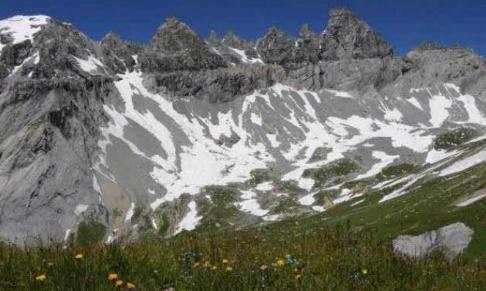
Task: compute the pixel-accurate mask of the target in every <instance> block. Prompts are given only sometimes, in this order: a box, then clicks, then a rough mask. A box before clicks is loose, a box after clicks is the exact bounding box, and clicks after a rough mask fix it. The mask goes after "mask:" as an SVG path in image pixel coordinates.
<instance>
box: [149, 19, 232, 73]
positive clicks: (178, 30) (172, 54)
mask: <svg viewBox="0 0 486 291" xmlns="http://www.w3.org/2000/svg"><path fill="white" fill-rule="evenodd" d="M140 64H141V67H142V70H144V71H147V72H158V73H165V72H171V71H181V70H200V69H214V68H220V67H225V66H226V62H225V60H224V59H223V58H222V57H221V56H219V55H218V54H216V53H214V52H212V51H211V50H210V49H209V46H208V45H207V44H206V42H205V41H204V40H203V39H202V38H200V37H199V36H198V35H197V34H196V33H195V32H194V31H193V30H192V29H191V28H189V26H188V25H186V24H185V23H183V22H181V21H180V20H179V19H178V18H175V17H170V18H168V19H167V20H166V21H165V23H164V24H162V25H161V26H160V27H159V29H158V30H157V33H156V34H155V36H154V37H153V38H152V41H151V42H150V45H149V46H148V49H147V50H145V51H144V52H143V53H142V54H141V55H140Z"/></svg>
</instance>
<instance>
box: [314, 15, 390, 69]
mask: <svg viewBox="0 0 486 291" xmlns="http://www.w3.org/2000/svg"><path fill="white" fill-rule="evenodd" d="M329 16H330V18H329V22H328V24H327V27H326V29H325V31H324V32H323V33H322V39H321V48H322V49H321V58H322V59H331V60H333V59H341V58H354V59H363V58H377V57H378V58H382V57H386V56H391V55H393V48H392V46H391V45H390V44H389V43H388V42H387V41H386V40H385V39H383V37H381V36H380V35H379V34H378V33H377V32H375V31H374V30H373V29H372V28H371V27H370V26H369V25H368V24H367V23H366V22H364V21H363V20H361V19H360V18H358V16H356V14H354V13H353V12H352V11H351V10H349V9H347V8H335V9H332V10H331V12H330V14H329Z"/></svg>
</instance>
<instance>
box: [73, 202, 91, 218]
mask: <svg viewBox="0 0 486 291" xmlns="http://www.w3.org/2000/svg"><path fill="white" fill-rule="evenodd" d="M88 208H89V205H86V204H78V205H77V206H76V208H75V209H74V214H76V216H79V215H81V214H82V213H83V212H85V211H86V210H88Z"/></svg>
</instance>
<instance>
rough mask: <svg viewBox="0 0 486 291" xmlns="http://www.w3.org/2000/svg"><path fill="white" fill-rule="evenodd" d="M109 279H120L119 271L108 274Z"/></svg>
mask: <svg viewBox="0 0 486 291" xmlns="http://www.w3.org/2000/svg"><path fill="white" fill-rule="evenodd" d="M108 280H110V281H115V280H118V274H117V273H110V274H108Z"/></svg>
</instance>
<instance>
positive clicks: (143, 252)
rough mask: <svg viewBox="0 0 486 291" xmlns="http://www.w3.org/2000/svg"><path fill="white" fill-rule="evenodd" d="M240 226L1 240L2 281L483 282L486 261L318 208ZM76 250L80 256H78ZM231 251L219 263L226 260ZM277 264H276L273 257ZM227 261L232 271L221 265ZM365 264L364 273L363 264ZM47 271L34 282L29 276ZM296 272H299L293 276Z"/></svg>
mask: <svg viewBox="0 0 486 291" xmlns="http://www.w3.org/2000/svg"><path fill="white" fill-rule="evenodd" d="M304 222H306V221H305V219H303V220H301V221H299V220H297V221H296V220H292V221H291V220H287V221H283V222H279V223H275V224H272V225H269V226H266V227H260V228H253V229H248V230H242V231H230V232H226V231H221V232H200V231H199V232H192V233H183V234H181V235H179V236H177V237H174V238H171V239H166V240H163V239H160V237H156V236H147V237H144V238H141V239H140V240H138V241H136V242H134V243H129V244H128V243H127V244H117V245H101V244H93V245H90V246H87V247H79V246H75V245H71V246H68V247H67V248H62V247H61V246H52V247H49V248H31V249H23V250H21V249H19V248H16V247H13V246H9V245H0V290H63V291H65V290H115V289H116V288H114V285H113V283H112V282H110V281H109V280H107V276H108V274H109V273H112V272H114V273H117V274H118V275H119V276H120V278H121V279H122V280H123V281H124V282H131V283H133V284H135V285H136V286H137V288H138V289H137V290H165V289H168V288H174V289H175V290H412V289H414V290H426V289H433V290H482V289H483V288H485V285H484V284H485V282H486V281H485V280H486V269H485V265H484V262H472V261H468V260H466V259H463V258H459V259H458V260H455V261H452V262H449V261H448V260H445V259H444V258H442V257H440V256H432V257H429V258H425V259H421V260H411V259H406V258H402V257H399V256H396V255H395V254H394V253H393V252H392V250H391V247H390V245H389V243H388V242H386V241H383V240H382V239H381V238H380V236H379V235H378V234H377V233H376V232H375V231H372V230H361V231H357V230H356V228H354V227H352V226H351V225H348V224H339V225H334V226H325V225H324V221H323V220H322V217H320V218H319V217H313V218H312V221H310V222H309V223H304ZM76 254H83V258H82V259H75V255H76ZM225 259H226V260H228V263H224V262H223V260H225ZM280 259H281V260H283V261H284V265H283V266H278V265H277V262H278V260H280ZM227 267H231V268H232V270H231V271H227V270H226V268H227ZM364 270H367V273H366V274H365V273H364ZM40 274H45V275H46V277H47V278H46V280H45V281H43V282H38V281H36V280H35V277H36V276H37V275H40ZM296 275H300V276H301V280H296Z"/></svg>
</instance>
